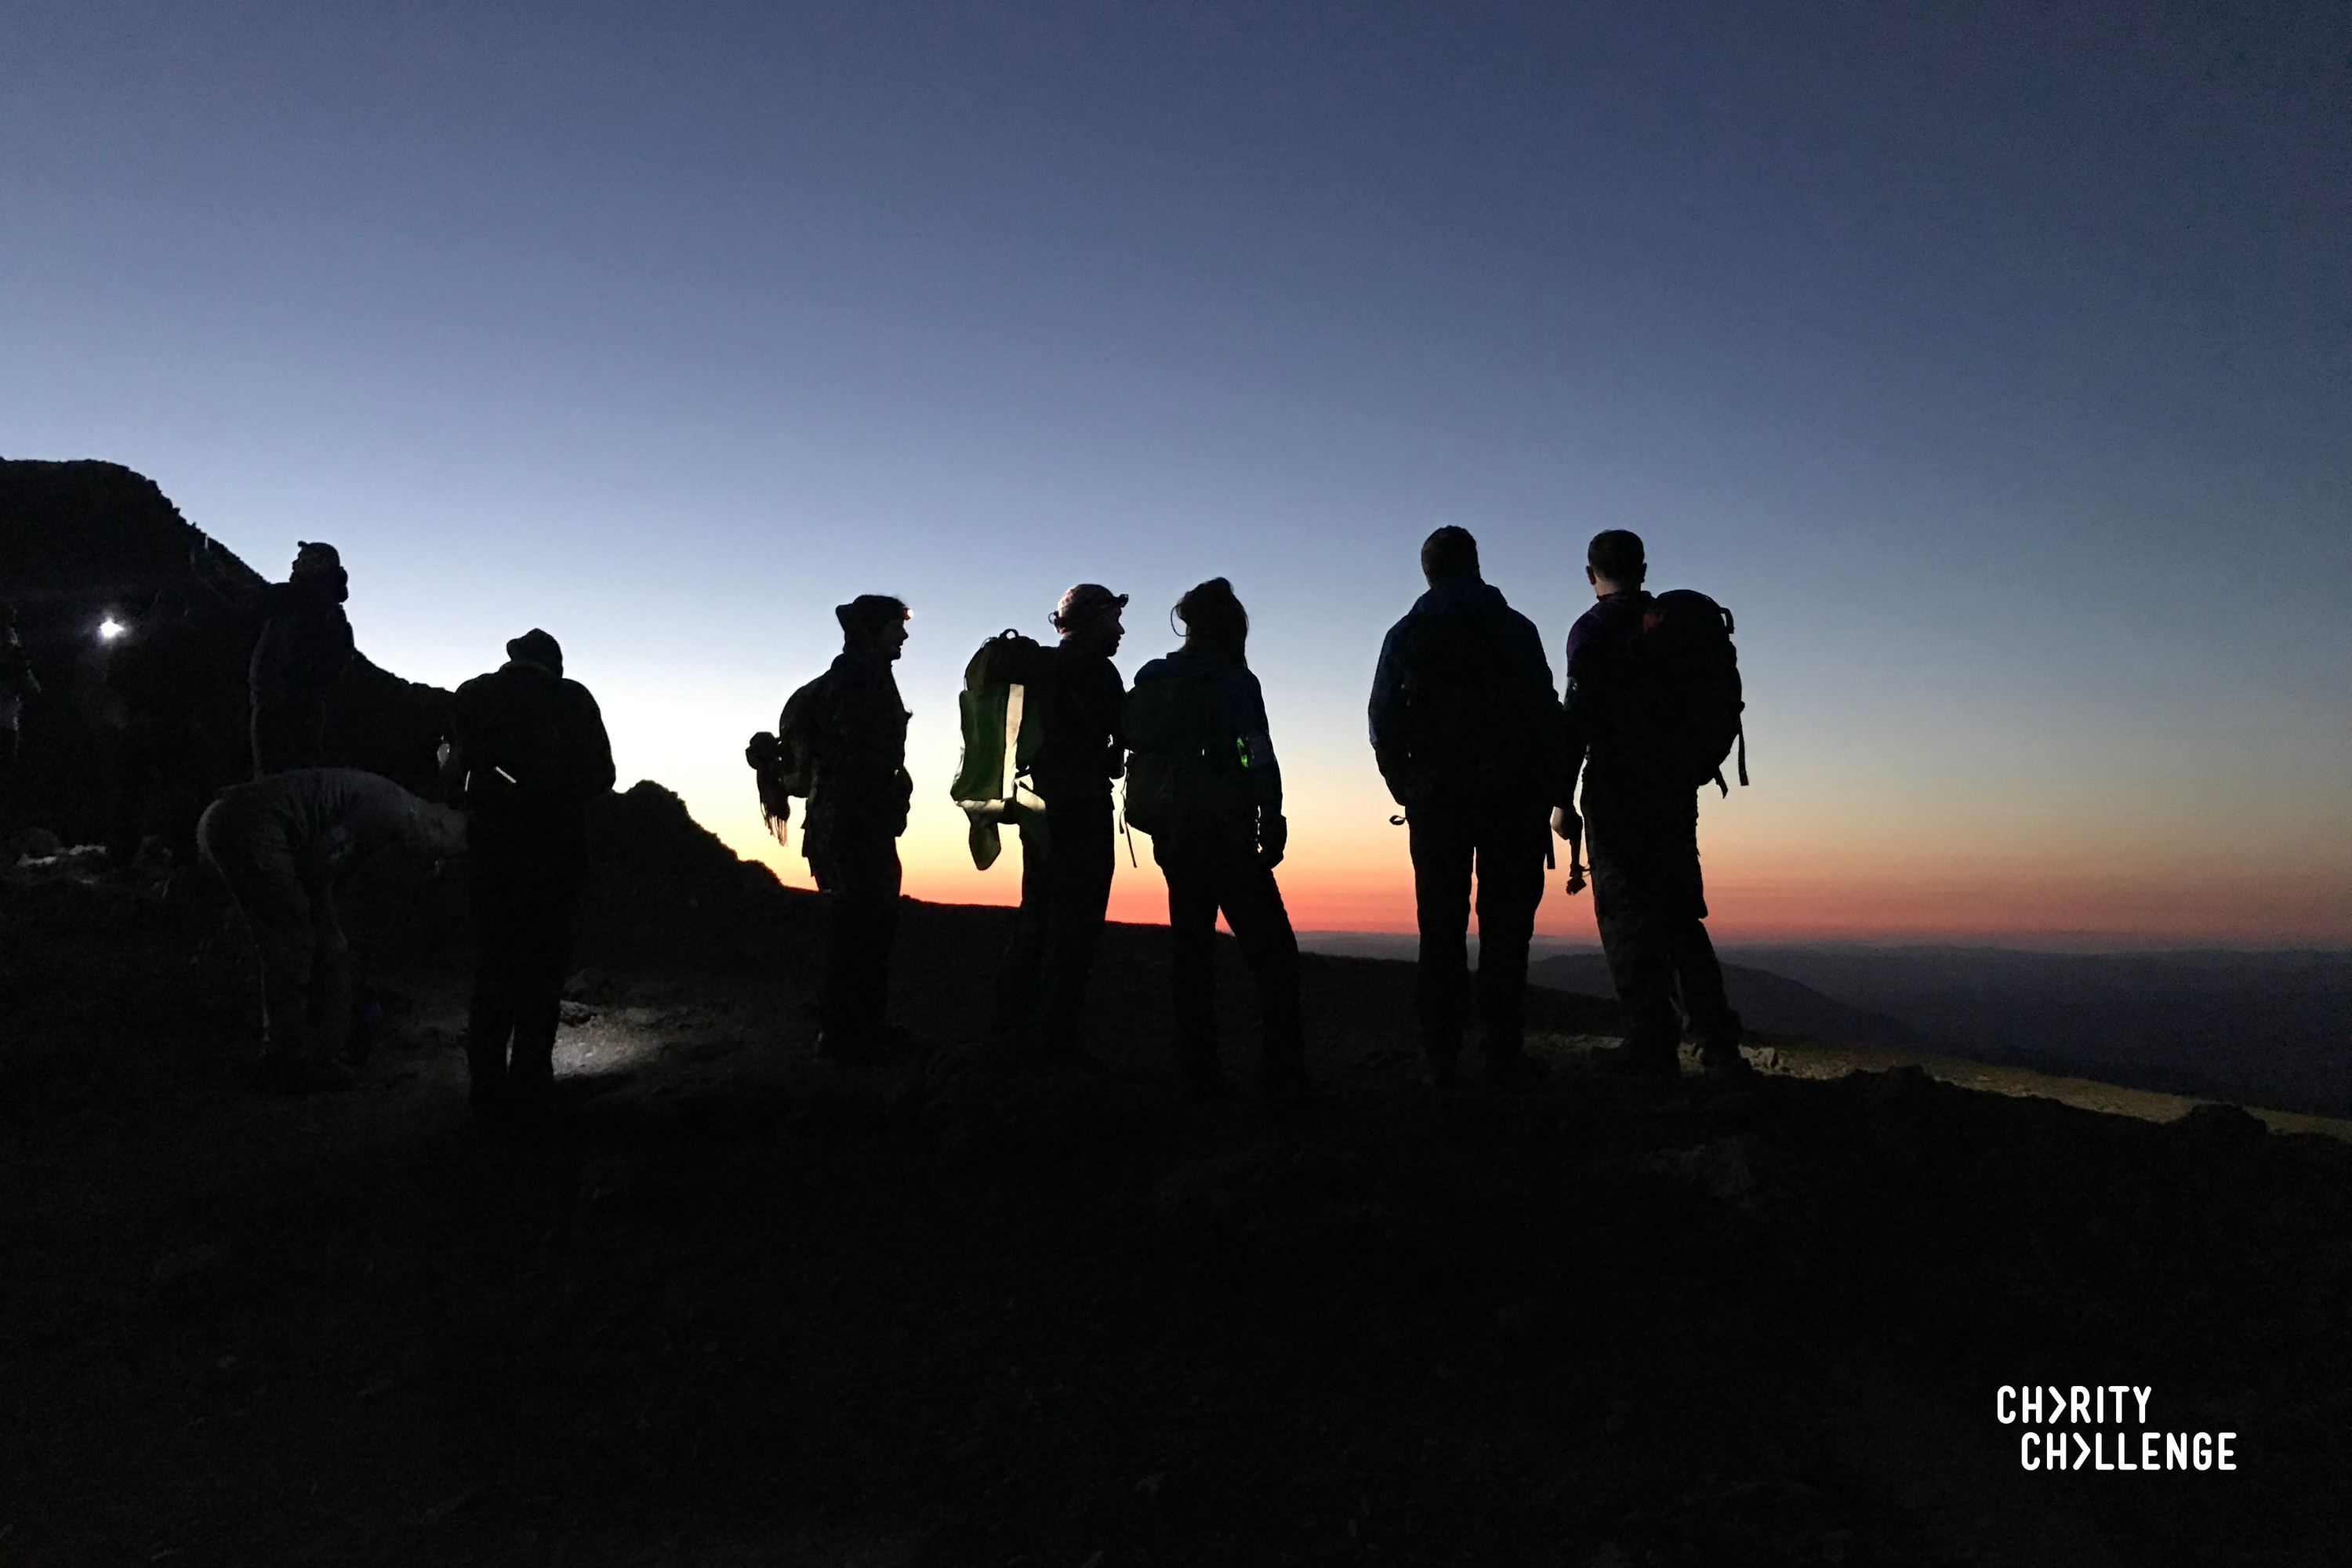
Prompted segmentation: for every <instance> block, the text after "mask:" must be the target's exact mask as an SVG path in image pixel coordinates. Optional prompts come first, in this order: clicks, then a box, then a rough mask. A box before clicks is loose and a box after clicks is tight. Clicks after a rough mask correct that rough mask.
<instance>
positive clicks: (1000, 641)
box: [948, 630, 1053, 871]
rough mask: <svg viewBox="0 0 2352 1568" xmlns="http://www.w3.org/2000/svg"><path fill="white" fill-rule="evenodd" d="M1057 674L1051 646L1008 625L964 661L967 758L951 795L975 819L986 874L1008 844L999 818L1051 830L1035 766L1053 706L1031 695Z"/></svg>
mask: <svg viewBox="0 0 2352 1568" xmlns="http://www.w3.org/2000/svg"><path fill="white" fill-rule="evenodd" d="M1052 673H1053V666H1052V665H1051V664H1050V663H1049V662H1048V656H1047V653H1046V650H1045V648H1043V647H1039V646H1038V644H1037V643H1036V641H1035V640H1034V638H1030V637H1023V636H1022V635H1021V634H1020V633H1019V632H1016V631H1009V630H1008V631H1003V632H999V633H998V634H997V635H996V636H994V637H991V638H989V639H988V640H987V641H986V642H984V643H982V644H981V645H980V648H979V650H978V651H977V652H975V653H974V654H973V655H972V656H971V662H970V663H968V664H966V665H965V666H964V671H963V690H962V692H961V693H960V694H959V695H958V697H957V699H956V708H957V710H958V716H959V717H960V719H961V722H962V728H963V760H962V761H961V763H960V764H959V765H958V766H957V768H956V776H955V782H954V783H953V784H950V785H949V786H948V793H949V795H950V797H951V798H952V799H953V800H954V801H955V803H956V805H958V806H960V807H961V808H962V810H963V814H964V815H965V816H967V817H969V818H971V863H972V865H973V866H975V867H977V868H979V869H981V870H982V871H985V870H987V869H988V868H989V867H991V866H992V865H994V864H995V863H996V857H997V855H998V853H999V851H1000V849H1001V848H1002V841H1001V839H1000V837H999V835H998V832H997V825H998V824H999V823H1002V822H1013V823H1018V824H1020V825H1022V827H1023V830H1024V832H1043V831H1044V828H1045V801H1044V800H1043V799H1042V798H1041V797H1040V796H1039V795H1038V794H1037V792H1036V791H1035V790H1034V789H1033V788H1031V787H1030V783H1029V769H1030V767H1031V765H1032V764H1033V763H1034V762H1035V761H1036V759H1037V754H1038V753H1039V752H1041V751H1043V750H1044V749H1045V710H1046V705H1045V703H1044V702H1042V701H1032V700H1030V694H1031V690H1032V689H1033V688H1034V687H1036V686H1038V685H1039V684H1040V683H1041V682H1043V681H1045V680H1046V679H1051V677H1052Z"/></svg>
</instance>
